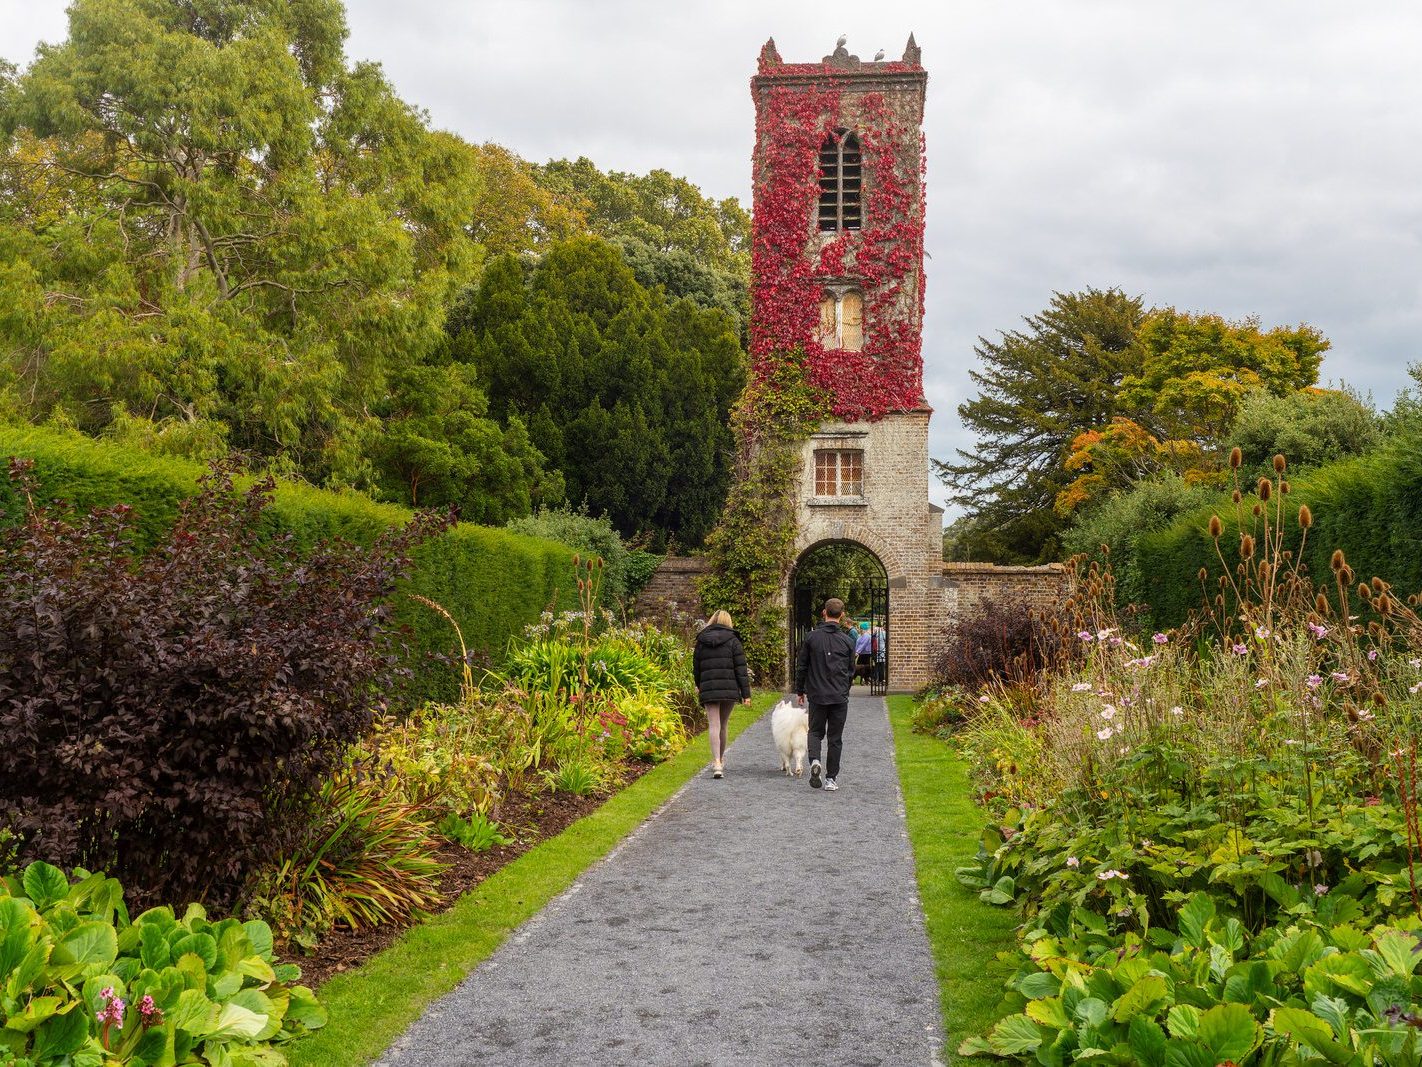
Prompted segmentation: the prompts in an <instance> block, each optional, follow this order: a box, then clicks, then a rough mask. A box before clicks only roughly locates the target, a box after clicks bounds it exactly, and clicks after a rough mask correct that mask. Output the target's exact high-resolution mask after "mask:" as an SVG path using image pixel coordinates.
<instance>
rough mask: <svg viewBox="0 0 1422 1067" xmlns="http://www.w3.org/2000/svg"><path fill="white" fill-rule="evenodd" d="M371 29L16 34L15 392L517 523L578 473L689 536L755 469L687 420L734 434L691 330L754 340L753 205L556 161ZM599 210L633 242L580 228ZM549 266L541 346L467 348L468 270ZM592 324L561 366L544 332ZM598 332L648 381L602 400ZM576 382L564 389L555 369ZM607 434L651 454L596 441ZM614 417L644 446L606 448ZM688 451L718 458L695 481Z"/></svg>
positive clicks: (126, 427) (0, 89)
mask: <svg viewBox="0 0 1422 1067" xmlns="http://www.w3.org/2000/svg"><path fill="white" fill-rule="evenodd" d="M346 36H347V33H346V23H345V14H344V9H343V6H342V4H341V2H340V0H74V2H73V3H72V4H71V5H70V7H69V32H68V35H67V37H66V39H65V40H64V41H63V42H62V43H60V44H58V45H54V46H43V47H41V49H40V50H39V52H38V53H37V55H36V57H35V59H34V61H33V62H32V63H31V64H30V66H29V67H28V68H26V69H25V70H23V71H21V70H19V69H18V68H15V67H13V66H9V65H5V64H0V418H4V419H8V420H20V421H27V422H35V423H47V424H53V425H63V426H72V427H75V428H78V429H80V430H82V431H84V432H86V433H89V434H92V435H96V436H105V437H116V438H122V439H125V440H126V441H129V442H133V443H138V444H141V445H143V446H144V447H146V448H150V449H153V450H156V451H166V452H173V453H180V454H184V455H189V456H195V457H199V458H207V457H211V456H215V455H221V454H224V453H229V452H233V453H237V454H238V455H240V456H243V457H245V458H246V460H247V461H248V462H249V463H250V464H251V465H252V466H254V467H257V468H260V469H264V470H268V471H273V472H276V473H286V474H291V475H296V476H300V477H303V478H306V479H309V480H311V481H314V482H316V483H318V484H324V485H331V486H353V487H357V488H361V489H365V490H368V491H371V492H374V493H376V494H378V495H382V496H385V497H387V498H390V499H396V500H401V501H403V502H405V503H411V504H431V505H436V504H437V505H457V506H458V507H459V508H460V509H461V511H462V513H463V514H464V515H465V516H466V517H469V518H472V519H476V520H479V521H486V522H494V523H501V522H503V521H505V520H506V519H508V518H511V517H514V516H517V515H522V514H527V513H528V512H529V511H530V509H532V508H534V507H537V506H539V505H543V504H553V503H557V502H558V501H559V500H560V499H561V498H562V490H563V486H564V485H565V484H566V485H567V486H568V488H569V490H570V491H572V492H574V493H576V498H577V499H580V500H581V499H584V498H586V499H587V501H588V502H589V505H590V506H591V507H592V508H593V509H594V510H595V511H597V512H598V513H603V512H606V513H608V514H617V515H619V516H621V520H620V521H621V522H622V524H623V525H624V526H626V527H629V528H643V527H646V528H649V529H650V528H653V527H655V528H656V529H658V530H661V531H665V532H670V533H674V534H676V535H677V536H682V531H681V530H680V527H679V525H678V524H679V523H680V522H681V521H682V520H683V518H684V517H685V516H684V513H683V509H690V510H689V511H687V512H686V513H685V514H687V515H690V514H693V513H694V516H695V517H694V518H692V519H691V520H689V521H692V523H693V531H692V533H691V534H690V536H691V537H692V539H698V538H699V536H700V533H699V531H700V530H701V529H702V527H703V525H704V519H703V518H702V512H703V511H705V510H706V509H708V508H710V509H712V510H714V509H715V508H717V507H719V504H720V497H719V496H717V494H719V493H723V492H724V487H725V481H724V479H723V478H718V477H717V476H715V475H714V470H713V468H715V463H712V465H711V467H708V468H705V469H702V468H700V467H698V466H697V465H696V462H695V461H694V460H693V458H692V455H691V452H692V450H691V449H690V448H689V447H688V445H687V440H686V439H687V437H688V436H690V435H696V434H700V433H703V432H704V433H707V434H709V436H707V437H706V438H705V440H706V442H707V443H708V445H709V446H711V447H710V448H709V449H708V450H709V451H710V452H712V453H714V452H715V451H716V448H717V447H718V446H717V445H716V438H715V431H714V429H712V428H709V427H710V421H712V420H716V419H723V418H724V412H725V408H726V405H727V403H728V401H726V400H725V399H724V398H723V397H722V396H721V394H720V392H719V388H720V387H719V386H718V387H717V389H716V390H712V389H710V388H702V387H701V386H700V385H699V384H698V383H699V382H700V381H701V377H697V375H699V374H701V372H700V371H699V370H698V371H697V374H693V375H692V376H691V378H690V379H689V380H687V379H685V378H684V372H685V371H686V368H687V366H688V362H687V361H688V360H690V359H691V357H690V356H688V355H686V353H687V352H689V351H691V350H692V349H695V348H696V346H698V345H702V344H705V345H707V346H709V348H708V350H707V351H708V354H707V355H706V357H705V358H706V359H707V360H710V361H711V362H716V361H718V360H719V361H720V362H719V363H717V366H718V367H721V366H725V367H732V368H733V367H735V366H737V365H738V358H737V356H736V353H735V351H734V349H735V348H736V334H737V330H738V328H739V327H740V325H741V323H740V322H739V321H735V322H732V324H731V326H730V327H729V328H724V324H725V323H726V322H727V321H731V320H729V319H727V318H726V316H732V317H735V318H736V319H743V317H744V293H745V280H744V279H745V262H744V260H745V253H744V245H745V239H746V234H747V232H748V219H747V217H746V214H745V212H744V211H742V210H741V209H740V207H739V205H737V204H736V203H735V201H733V200H728V201H714V200H711V199H709V198H707V197H704V196H703V195H702V194H701V193H700V191H699V190H697V189H696V187H695V186H693V185H691V184H690V183H689V182H687V181H686V180H685V179H681V178H676V177H674V176H673V175H671V174H669V173H667V172H666V171H661V170H657V171H653V172H652V173H650V174H648V175H645V176H638V175H629V174H621V173H612V174H604V173H603V172H601V171H599V170H598V168H597V167H596V166H594V165H593V164H592V163H591V162H590V161H588V160H586V159H580V160H577V161H575V162H571V163H568V162H555V163H550V164H548V165H546V166H538V165H535V164H532V163H529V162H528V161H526V160H523V159H521V158H519V157H518V156H517V155H515V154H514V153H512V152H510V151H508V150H507V149H506V148H503V147H501V146H499V145H494V144H483V145H476V144H470V143H468V142H466V141H464V140H462V139H461V138H459V137H457V136H455V135H454V134H451V133H447V132H442V131H437V130H434V129H432V128H431V127H430V124H429V121H428V118H427V116H426V115H425V114H424V113H422V112H421V111H419V110H418V109H417V108H414V107H412V106H410V105H409V104H407V103H405V102H404V101H403V100H401V99H400V98H399V96H398V95H397V94H396V92H395V91H394V89H393V87H392V86H391V85H390V83H389V82H388V80H387V79H386V77H385V76H384V74H383V72H382V71H381V69H380V67H379V66H378V65H377V64H373V63H364V62H351V61H350V60H348V58H347V56H346V54H345V42H346ZM588 234H596V235H599V236H604V237H606V238H607V239H608V240H609V241H615V242H616V244H615V246H614V245H611V244H599V248H600V251H598V252H597V253H596V256H595V257H594V258H595V259H596V262H595V263H594V262H590V261H589V260H588V256H590V255H593V253H591V252H587V253H585V254H584V255H581V256H580V255H570V254H568V253H567V252H566V251H565V252H559V253H555V252H554V250H555V249H566V248H567V247H568V242H569V241H570V239H572V238H576V237H579V236H584V235H588ZM613 260H617V262H616V263H615V264H614V263H613ZM495 265H497V266H495ZM609 265H611V266H615V267H616V270H615V271H614V272H613V273H614V274H615V277H612V276H608V277H597V276H596V275H597V274H598V273H599V272H602V271H604V269H605V268H606V269H611V267H610V266H609ZM565 269H566V270H568V271H570V272H572V273H571V274H570V276H569V277H566V278H560V277H557V276H556V275H557V274H558V272H559V271H561V270H565ZM501 272H502V273H501ZM509 272H512V273H509ZM525 272H529V276H530V278H531V279H534V280H536V283H537V293H536V294H534V293H525V294H523V295H522V296H519V298H518V299H519V304H518V308H519V310H518V313H517V315H516V317H517V318H518V320H519V327H518V329H509V330H505V331H504V333H503V334H500V337H502V338H504V339H506V340H507V341H508V343H509V344H511V345H513V346H514V348H513V349H512V350H510V351H508V352H505V353H499V354H497V355H495V354H493V353H491V351H490V350H489V349H488V348H487V346H486V347H485V348H483V349H481V350H480V351H481V358H480V359H479V360H471V359H468V358H464V357H463V356H462V355H461V354H460V353H458V352H456V351H455V346H454V345H452V343H451V337H452V336H453V334H452V332H451V331H450V330H447V329H446V320H447V318H448V315H449V312H450V309H451V308H452V307H454V306H455V305H456V303H457V302H458V301H459V299H460V294H462V293H468V292H477V291H481V290H482V288H483V287H484V285H485V282H486V281H487V282H488V284H489V292H490V294H491V297H494V296H498V295H499V294H502V296H500V297H499V298H503V297H509V296H512V295H513V292H514V290H515V289H519V288H520V287H521V286H522V285H523V275H524V273H525ZM510 279H513V280H515V281H516V282H517V284H516V285H514V286H513V287H512V288H511V289H505V288H502V287H501V286H502V285H503V283H504V282H506V281H509V280H510ZM657 287H661V288H662V289H663V290H664V291H665V292H666V294H667V297H666V298H660V297H659V298H656V299H653V297H652V295H651V294H649V293H648V292H647V290H648V289H654V288H657ZM527 296H536V297H537V299H536V300H534V301H533V302H531V303H530V302H529V301H527V300H525V297H527ZM679 297H688V298H690V300H691V301H692V302H694V304H690V305H688V306H687V307H685V308H683V307H682V306H681V303H682V302H681V301H679V300H678V299H677V298H679ZM703 308H719V309H721V310H722V312H724V313H725V314H724V315H722V316H720V317H717V318H707V317H705V314H698V312H699V310H700V309H703ZM621 309H628V310H626V314H625V315H624V316H623V317H622V318H621V319H617V316H616V311H617V310H621ZM631 309H635V310H631ZM545 313H546V314H548V315H550V316H552V317H551V318H549V319H547V320H544V321H535V320H536V319H537V317H538V316H539V315H542V314H545ZM495 318H496V319H497V316H495ZM614 320H616V321H614ZM713 322H714V323H717V324H720V325H717V326H714V327H713V326H712V325H711V324H712V323H713ZM649 323H654V324H653V325H649ZM565 329H571V330H572V331H573V335H574V336H576V337H577V340H576V341H575V342H573V343H572V344H571V348H572V350H573V354H572V355H570V356H569V357H568V359H567V360H565V361H562V362H560V363H559V366H558V367H557V368H556V371H555V370H554V369H551V368H547V367H543V366H541V365H539V360H538V359H533V360H532V363H530V362H529V358H528V357H529V353H530V352H536V353H542V352H546V351H547V350H548V349H549V347H550V346H552V345H554V344H555V342H556V340H557V338H558V337H559V335H560V334H561V333H562V331H564V330H565ZM590 330H591V331H592V333H595V334H596V343H595V345H594V348H593V349H592V350H589V351H588V352H587V353H584V352H583V351H582V348H581V347H580V346H581V345H582V344H584V343H585V342H588V341H589V340H590V338H591V337H592V333H589V331H590ZM727 338H729V343H730V345H731V348H730V349H726V347H725V346H726V344H727ZM520 346H521V347H520ZM621 346H625V350H622V347H621ZM663 359H665V360H667V361H668V362H667V363H666V365H661V364H660V363H659V362H658V361H660V360H663ZM588 361H591V362H590V365H596V366H598V367H607V368H610V370H609V373H622V372H623V371H625V372H626V374H627V381H628V383H629V384H628V385H627V387H626V388H625V389H622V390H620V391H619V390H617V389H614V388H612V387H611V386H607V387H602V386H599V387H598V388H596V389H594V390H593V391H592V392H591V393H589V394H588V397H587V401H586V402H584V403H580V404H578V405H576V410H577V412H578V414H579V416H580V418H581V419H582V422H580V423H577V424H576V425H575V424H574V423H572V422H569V421H568V420H566V419H564V418H563V417H562V416H563V413H564V412H565V411H567V410H571V409H568V408H566V407H565V405H564V399H565V398H566V397H567V396H568V393H567V392H566V391H561V390H565V389H566V388H573V389H578V388H582V383H584V381H585V379H584V377H583V376H582V371H581V370H579V367H581V365H582V364H583V363H584V362H588ZM692 362H695V361H694V360H692ZM510 368H523V369H524V370H526V371H527V374H522V372H519V373H520V374H522V376H521V377H518V376H516V377H517V380H515V379H514V378H511V377H510V376H509V371H510ZM486 373H493V374H499V375H502V377H501V378H500V379H499V381H498V383H497V384H496V385H494V384H491V382H490V381H489V380H487V379H486V378H485V377H484V375H485V374H486ZM550 373H554V374H555V375H556V376H557V377H558V378H559V382H553V381H551V380H550V379H549V374H550ZM736 373H738V372H735V371H734V370H732V371H729V372H728V375H729V376H728V377H727V378H726V380H727V381H730V382H735V381H738V380H739V379H738V378H736ZM703 377H704V375H703ZM673 380H674V381H675V382H676V383H677V388H674V389H668V388H665V383H666V382H667V381H673ZM560 383H561V384H560ZM649 383H650V385H649ZM643 385H648V386H649V388H652V389H653V392H652V393H649V394H648V395H646V396H644V397H641V398H636V397H634V395H633V394H634V392H635V390H636V389H637V388H639V387H641V386H643ZM545 386H547V387H548V388H551V389H554V394H553V395H556V396H557V397H559V398H560V399H558V400H557V401H553V402H548V398H547V397H545V396H543V395H542V394H539V395H538V397H537V399H536V400H535V399H532V398H531V394H530V390H532V391H534V392H537V390H540V389H542V388H544V387H545ZM732 388H734V386H732ZM491 390H492V392H491ZM658 390H660V391H658ZM700 404H705V405H709V406H707V407H704V408H703V407H698V405H700ZM540 410H545V411H547V412H554V411H556V412H558V413H559V415H558V417H556V418H555V417H545V418H544V419H543V420H542V422H541V423H540V424H539V425H537V426H535V425H534V424H533V422H532V421H530V420H531V419H532V418H533V417H534V416H535V415H537V413H538V412H539V411H540ZM673 412H676V414H675V415H673ZM683 415H684V416H685V418H686V419H687V425H688V427H689V429H688V430H686V431H685V432H682V431H680V430H677V431H675V432H674V431H672V430H671V429H669V428H668V427H669V426H670V423H671V421H672V420H673V419H674V418H681V417H682V416H683ZM639 419H640V420H642V421H643V422H646V423H647V440H648V442H649V448H648V450H647V452H646V453H645V454H643V453H635V454H634V451H633V450H632V449H631V448H630V446H629V445H628V442H630V441H631V440H632V437H631V436H629V435H636V434H637V433H640V432H641V428H640V426H641V424H640V423H639V421H638V420H639ZM612 424H616V426H618V427H624V428H625V430H626V432H625V433H624V432H623V431H622V430H617V431H616V432H613V431H612V430H611V429H610V426H611V425H612ZM659 427H660V429H658V428H659ZM555 431H556V432H555ZM601 434H610V437H611V439H612V440H613V441H614V442H615V443H616V447H618V448H623V449H624V454H621V455H620V456H618V457H617V459H616V460H613V459H612V458H610V456H609V454H608V453H607V452H606V450H603V449H600V448H598V447H596V446H591V447H588V446H589V444H590V443H591V442H595V441H596V440H597V439H598V438H599V435H601ZM545 447H547V448H552V449H554V452H552V453H549V452H546V451H545ZM584 447H588V451H589V452H590V453H592V454H595V455H596V456H597V458H598V459H599V460H603V461H606V462H607V463H609V464H611V463H613V462H618V463H622V464H624V466H623V468H622V469H621V470H618V471H616V472H615V473H614V472H613V470H612V469H610V468H609V469H608V470H606V471H604V472H603V473H602V474H596V475H595V474H594V471H593V470H592V467H593V464H592V462H591V461H590V460H588V459H585V458H583V457H582V452H583V449H584ZM570 456H572V457H576V458H575V459H573V460H570V462H573V463H574V468H573V469H572V470H571V471H564V470H563V469H562V468H561V467H560V466H559V464H560V463H562V462H564V461H569V460H567V457H570ZM629 472H630V473H629ZM673 473H674V474H675V476H676V477H678V478H681V477H686V478H688V479H690V481H689V482H688V488H687V489H685V490H684V491H678V492H677V493H675V494H673V495H674V496H675V500H670V499H668V498H667V489H666V485H667V480H668V478H670V477H672V475H673ZM632 474H635V477H633V476H631V475H632ZM644 476H645V478H646V479H647V485H648V486H649V488H643V487H642V486H641V485H640V484H639V481H638V479H639V478H641V477H644ZM712 498H714V499H712Z"/></svg>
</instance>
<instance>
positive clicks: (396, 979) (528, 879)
mask: <svg viewBox="0 0 1422 1067" xmlns="http://www.w3.org/2000/svg"><path fill="white" fill-rule="evenodd" d="M779 698H780V694H779V693H775V692H765V693H757V694H756V696H755V698H754V700H753V701H752V703H751V706H750V707H749V708H745V707H737V708H736V711H735V713H734V715H733V716H732V718H731V723H730V729H729V735H730V738H731V739H734V738H736V737H738V736H739V735H740V734H741V733H742V732H743V731H744V730H745V729H746V728H747V727H748V726H750V725H751V724H752V723H754V722H755V721H756V720H758V719H759V718H760V717H761V716H762V715H763V714H765V712H766V711H767V710H768V709H769V708H770V707H771V705H772V704H774V703H775V701H776V700H778V699H779ZM707 759H708V754H707V752H706V749H705V744H704V735H697V736H696V737H693V738H692V739H691V743H690V744H689V745H688V746H687V747H686V748H685V749H683V750H682V751H681V752H680V753H678V754H677V755H676V756H675V757H674V758H672V759H670V760H668V761H667V762H666V763H663V764H661V765H660V766H658V767H655V768H653V769H652V770H651V771H648V772H647V773H646V774H645V775H643V776H642V777H641V778H639V779H638V780H637V781H635V782H633V783H632V784H631V785H630V786H628V787H627V788H626V789H624V790H622V791H621V792H619V793H616V794H614V795H613V796H611V797H609V798H608V799H607V801H606V802H605V803H603V804H602V806H601V807H599V808H598V809H597V810H596V811H593V812H590V813H589V814H587V815H585V816H583V817H582V818H581V819H579V820H578V821H577V822H575V823H573V824H572V825H571V826H569V827H568V828H567V829H566V830H564V831H563V832H562V833H560V834H558V835H557V836H556V837H552V838H549V839H548V840H546V841H543V842H540V843H539V844H538V845H536V846H535V847H534V848H532V849H530V850H529V851H527V852H525V853H524V854H523V855H522V856H520V857H519V858H518V859H516V860H514V861H513V862H512V863H510V864H508V865H507V866H505V867H502V868H500V869H499V870H498V871H496V872H495V873H494V874H492V875H490V876H489V877H488V878H486V879H485V880H484V881H483V882H481V883H479V885H477V886H475V887H474V888H473V889H472V890H470V891H469V892H468V893H465V894H464V895H463V896H462V897H460V899H459V900H458V902H457V903H455V905H454V906H453V907H452V908H450V909H449V910H447V911H444V912H441V913H440V914H438V915H435V916H433V917H431V918H430V919H428V920H426V921H425V922H422V923H420V924H418V925H416V926H412V927H411V928H410V929H408V930H406V931H405V932H404V933H402V934H401V935H400V938H399V939H398V940H397V941H395V942H394V943H393V944H392V945H390V946H389V947H388V948H386V949H383V950H382V951H380V952H378V953H376V954H375V955H374V956H372V957H370V958H369V959H368V960H366V961H365V962H364V963H362V964H361V965H360V966H359V967H357V968H355V969H354V970H352V971H348V972H345V973H343V974H338V975H335V976H333V977H332V978H331V979H330V980H329V981H327V982H326V983H325V985H323V986H322V987H321V989H320V991H319V994H318V995H319V996H320V999H321V1001H322V1003H323V1004H324V1005H325V1006H326V1009H327V1012H328V1013H329V1016H330V1022H329V1023H328V1024H327V1025H326V1026H325V1027H324V1028H322V1029H321V1030H318V1031H316V1032H315V1033H314V1034H311V1035H309V1036H307V1037H304V1038H301V1039H300V1040H298V1041H295V1042H293V1043H292V1044H290V1045H287V1046H285V1047H284V1048H283V1049H282V1051H283V1052H284V1053H285V1054H286V1055H287V1058H288V1060H289V1062H290V1064H291V1067H357V1065H365V1064H370V1063H372V1062H374V1061H375V1060H376V1059H377V1058H378V1057H380V1056H381V1055H383V1054H384V1053H385V1052H386V1051H387V1050H388V1049H389V1048H390V1047H391V1045H392V1044H394V1043H395V1042H396V1041H397V1040H398V1039H399V1038H400V1036H401V1035H402V1034H404V1032H405V1031H406V1030H407V1029H408V1028H409V1027H410V1025H411V1024H412V1023H413V1022H414V1021H415V1020H416V1019H418V1018H419V1017H420V1015H421V1014H423V1012H424V1011H425V1009H426V1008H428V1007H429V1006H430V1005H431V1004H433V1003H434V1002H435V1001H436V1000H438V999H439V998H440V997H442V996H444V995H445V994H446V993H448V992H450V991H451V990H453V989H454V988H455V987H457V986H458V985H459V984H460V983H461V982H462V981H464V979H465V978H467V977H468V976H469V975H470V974H471V973H472V972H473V971H474V969H475V968H476V967H478V966H479V964H481V963H483V962H484V961H485V960H486V959H488V958H489V957H490V956H491V955H493V953H494V952H495V951H496V950H497V949H498V948H499V947H500V946H501V945H503V944H504V943H505V942H506V941H508V940H509V938H510V937H512V936H515V935H516V934H517V933H518V932H519V931H520V929H521V928H522V927H523V926H524V925H525V924H526V923H528V922H529V921H530V920H533V919H535V918H536V917H537V916H538V915H539V914H540V913H542V912H543V911H544V909H545V908H546V907H548V906H549V905H550V904H552V903H554V902H556V901H557V900H558V899H559V898H561V897H563V896H564V895H565V894H567V893H568V892H570V891H574V890H575V889H576V886H577V883H578V882H579V880H580V879H581V877H582V875H583V874H584V873H585V872H586V871H587V870H588V869H589V868H590V867H592V866H593V865H594V864H595V863H598V862H599V861H604V860H606V859H607V858H608V857H609V856H611V855H612V854H613V853H614V852H616V851H617V850H618V849H619V848H620V847H621V846H622V845H623V844H624V843H625V841H626V839H627V838H628V837H629V836H631V835H632V834H633V833H634V832H636V831H637V830H638V829H639V828H640V827H642V826H643V825H645V824H646V823H647V822H648V821H649V820H651V819H653V818H655V817H656V816H657V815H659V814H660V813H661V812H662V811H663V810H664V809H665V808H666V807H667V806H668V805H669V804H671V803H672V801H673V800H675V798H676V797H677V795H679V794H680V793H681V791H682V790H683V789H685V788H686V786H687V783H689V782H690V781H691V780H692V779H693V778H694V777H695V776H696V775H697V773H698V772H700V771H701V770H702V769H703V768H704V767H705V766H706V763H707Z"/></svg>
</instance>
